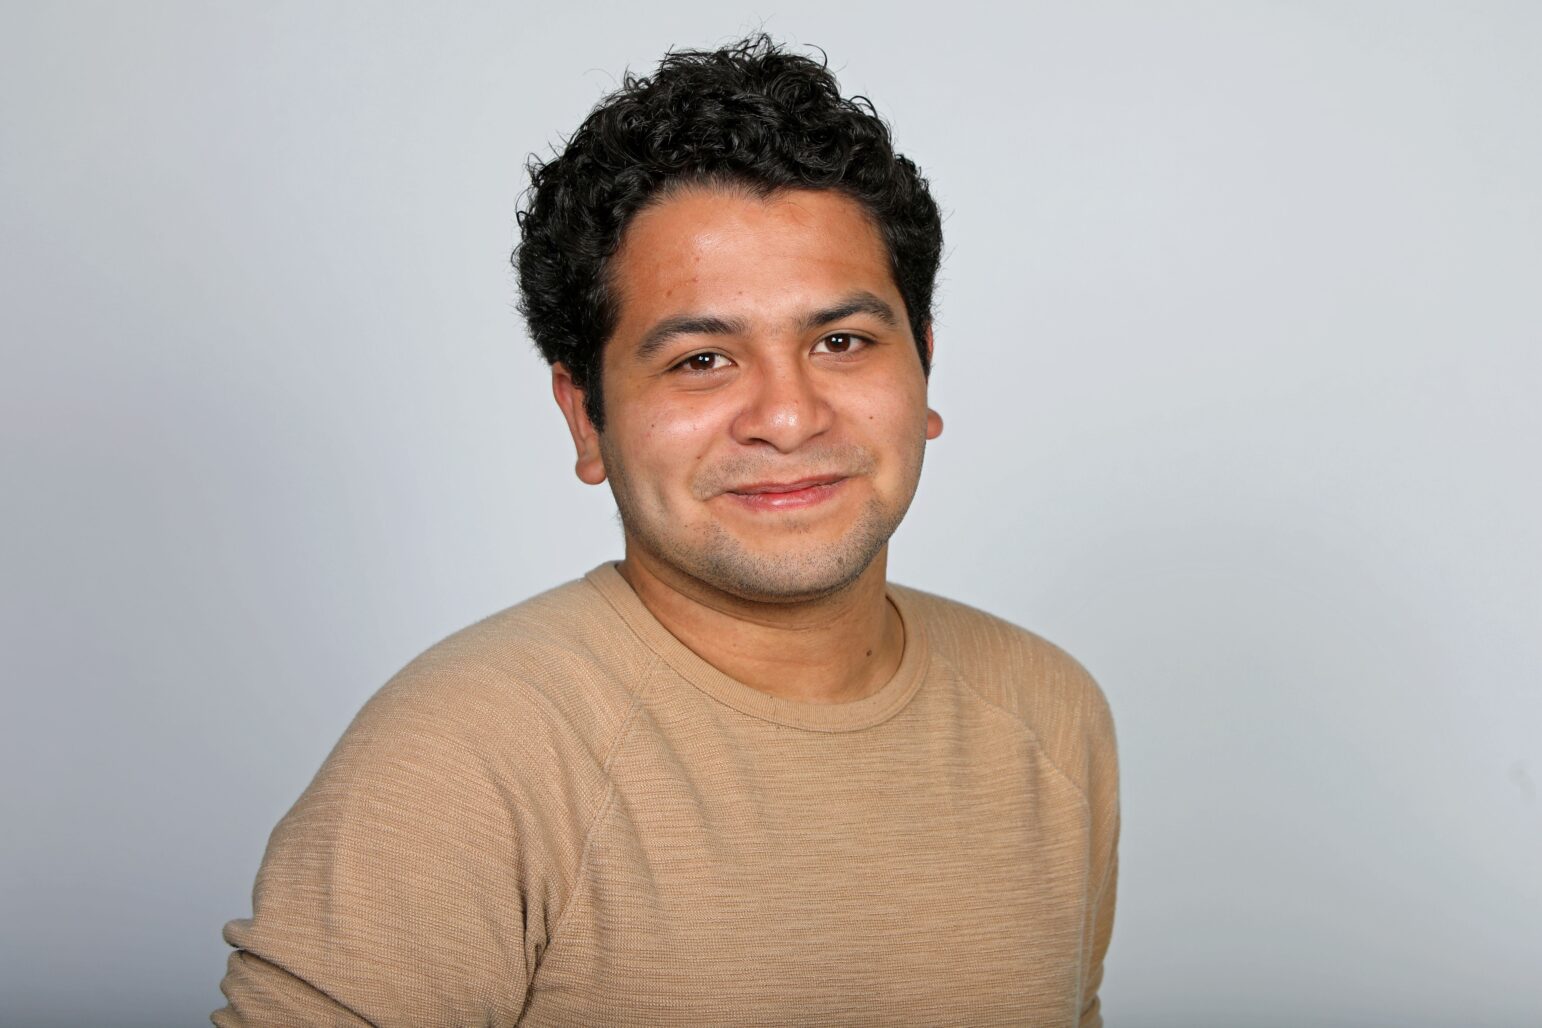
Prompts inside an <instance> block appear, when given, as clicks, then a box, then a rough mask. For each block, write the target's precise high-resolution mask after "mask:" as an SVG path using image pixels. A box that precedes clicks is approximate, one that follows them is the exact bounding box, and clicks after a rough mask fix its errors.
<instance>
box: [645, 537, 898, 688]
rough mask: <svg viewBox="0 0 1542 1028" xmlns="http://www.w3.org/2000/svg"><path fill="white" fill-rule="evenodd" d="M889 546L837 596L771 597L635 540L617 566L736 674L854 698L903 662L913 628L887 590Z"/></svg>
mask: <svg viewBox="0 0 1542 1028" xmlns="http://www.w3.org/2000/svg"><path fill="white" fill-rule="evenodd" d="M888 552H889V549H888V547H887V546H885V547H884V548H883V549H882V550H880V551H879V553H878V556H877V557H875V558H874V559H873V562H872V564H870V565H868V567H867V570H865V571H863V573H862V575H861V577H860V578H858V579H857V580H856V581H855V582H852V583H851V584H850V585H848V586H844V587H842V588H841V589H839V590H837V591H836V592H834V593H831V594H830V595H828V596H821V597H817V598H814V599H808V600H798V601H793V602H786V603H765V602H760V601H755V600H746V599H744V598H743V597H739V596H734V595H732V594H729V593H725V592H722V591H721V590H718V589H715V588H713V587H712V586H710V585H707V584H706V583H704V582H701V581H699V580H697V579H694V578H691V577H690V576H688V575H685V574H683V573H682V572H680V571H679V570H677V569H675V568H672V567H670V566H668V565H666V564H662V563H660V562H659V561H657V560H654V559H652V558H651V555H649V554H646V553H645V552H641V551H640V550H639V549H638V548H637V547H634V546H633V545H631V540H630V539H629V540H628V545H627V553H626V559H625V560H624V561H622V563H621V565H620V567H619V568H618V570H619V571H620V572H621V576H622V577H623V578H625V579H626V581H627V584H629V585H630V586H631V587H632V591H633V592H635V593H637V596H638V598H639V599H641V600H642V602H643V606H645V607H647V608H648V610H649V612H650V613H652V614H653V616H654V617H656V618H658V619H659V623H660V624H662V625H663V626H664V627H665V628H667V629H668V630H669V632H670V634H671V635H673V636H674V637H675V638H676V639H679V640H680V641H681V642H682V643H684V644H685V645H686V646H687V647H689V648H690V649H691V650H692V651H693V652H694V653H695V654H696V655H697V656H699V657H701V658H702V659H703V660H705V661H706V662H707V663H709V664H711V665H712V666H713V667H715V668H717V669H718V670H719V671H721V672H723V673H724V674H725V675H728V676H729V677H731V678H734V679H737V680H738V681H740V682H743V683H744V684H745V685H748V686H752V687H753V688H756V689H759V690H760V691H762V692H765V693H769V694H771V695H772V696H776V697H778V698H781V699H787V700H797V701H801V702H804V703H850V702H852V701H853V700H860V699H862V698H863V697H864V696H870V695H872V694H873V693H875V692H877V691H878V690H879V689H881V688H883V686H884V683H886V682H887V681H889V679H890V678H892V677H893V676H894V673H895V672H896V671H897V670H898V669H899V665H900V658H901V656H902V655H903V653H904V649H905V634H904V629H903V625H902V622H901V621H900V618H899V613H898V612H897V611H896V610H895V609H894V607H893V606H892V605H891V604H890V603H889V600H888V596H887V595H886V592H885V588H886V579H885V571H886V568H887V564H888V561H887V557H888Z"/></svg>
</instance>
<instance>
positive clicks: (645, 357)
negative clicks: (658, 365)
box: [633, 314, 749, 363]
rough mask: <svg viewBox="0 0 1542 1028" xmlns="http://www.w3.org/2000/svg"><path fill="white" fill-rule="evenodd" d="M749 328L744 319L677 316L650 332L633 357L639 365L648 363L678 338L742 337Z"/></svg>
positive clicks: (713, 316) (703, 315)
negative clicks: (672, 340)
mask: <svg viewBox="0 0 1542 1028" xmlns="http://www.w3.org/2000/svg"><path fill="white" fill-rule="evenodd" d="M748 329H749V326H748V325H747V324H746V323H745V322H744V320H743V319H742V318H720V317H717V316H716V315H713V314H677V315H675V316H674V317H671V318H665V319H664V320H663V321H660V322H659V323H658V324H656V325H654V326H653V327H652V328H650V329H649V330H648V334H647V335H645V336H643V340H642V342H640V343H638V344H637V350H636V351H635V353H634V354H633V356H634V357H635V358H636V359H637V361H638V363H646V362H647V361H649V360H651V359H652V358H653V356H654V355H655V354H657V353H658V352H659V351H660V350H662V349H663V348H664V347H665V346H667V345H669V341H670V340H671V339H674V338H675V337H676V336H732V335H742V334H744V333H745V332H746V331H747V330H748Z"/></svg>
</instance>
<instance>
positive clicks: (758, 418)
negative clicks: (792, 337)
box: [732, 358, 835, 453]
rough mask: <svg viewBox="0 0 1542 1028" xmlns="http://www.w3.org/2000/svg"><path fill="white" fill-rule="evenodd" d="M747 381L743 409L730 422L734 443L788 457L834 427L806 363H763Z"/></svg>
mask: <svg viewBox="0 0 1542 1028" xmlns="http://www.w3.org/2000/svg"><path fill="white" fill-rule="evenodd" d="M748 378H749V381H747V382H745V383H744V384H745V386H746V389H745V393H744V402H743V406H742V407H741V408H740V410H739V412H738V414H737V415H736V416H735V417H734V421H733V428H732V431H733V437H734V439H735V440H736V441H738V442H740V443H744V444H745V445H750V446H753V445H755V444H757V443H764V444H768V445H770V446H772V447H774V448H775V449H776V450H777V451H779V452H781V453H791V452H792V451H794V450H796V449H797V448H798V447H800V446H802V445H803V444H804V443H806V442H808V441H809V440H810V439H813V438H815V437H816V436H819V435H822V434H823V433H825V432H827V431H829V429H830V426H831V425H832V424H833V423H834V420H835V412H834V411H833V410H832V409H831V407H830V404H829V402H828V400H827V399H826V398H825V396H824V395H823V393H822V392H821V391H820V389H819V383H818V382H817V381H816V380H815V378H814V371H813V369H812V368H810V367H809V366H808V362H807V361H806V360H802V359H798V358H794V359H790V360H785V361H775V362H770V363H766V364H763V365H761V366H760V367H758V368H757V369H755V371H754V372H753V373H752V374H751V375H750V376H748Z"/></svg>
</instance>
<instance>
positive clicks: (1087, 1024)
mask: <svg viewBox="0 0 1542 1028" xmlns="http://www.w3.org/2000/svg"><path fill="white" fill-rule="evenodd" d="M1089 683H1090V680H1089ZM1088 698H1089V703H1088V710H1087V714H1086V717H1087V725H1088V732H1087V745H1088V781H1087V804H1088V808H1089V811H1088V812H1089V814H1090V816H1091V818H1092V844H1091V854H1090V856H1091V860H1092V866H1091V869H1090V874H1089V876H1088V907H1087V930H1086V943H1085V951H1084V955H1083V963H1082V1013H1081V1022H1080V1028H1102V1026H1103V1010H1102V1003H1101V1002H1100V1001H1099V998H1098V990H1099V988H1101V987H1102V985H1103V960H1104V957H1105V956H1107V954H1108V944H1109V940H1110V939H1111V938H1112V937H1113V933H1114V899H1115V896H1116V894H1117V893H1118V882H1119V759H1118V752H1117V749H1116V746H1115V740H1114V722H1113V716H1112V715H1111V714H1110V713H1109V709H1108V701H1107V700H1106V699H1105V698H1104V697H1103V694H1102V692H1101V691H1100V690H1099V689H1097V687H1096V686H1092V689H1091V693H1090V694H1089V697H1088Z"/></svg>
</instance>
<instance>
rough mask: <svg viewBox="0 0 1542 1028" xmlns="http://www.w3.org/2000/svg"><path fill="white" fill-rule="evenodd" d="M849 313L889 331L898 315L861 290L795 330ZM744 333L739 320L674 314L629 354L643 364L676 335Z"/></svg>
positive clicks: (806, 329)
mask: <svg viewBox="0 0 1542 1028" xmlns="http://www.w3.org/2000/svg"><path fill="white" fill-rule="evenodd" d="M853 314H867V315H870V316H872V317H874V318H877V319H878V320H879V321H881V322H883V323H884V324H885V325H887V326H889V327H890V328H896V327H898V326H899V315H897V314H895V313H894V308H893V307H891V306H889V304H888V303H886V302H884V301H883V300H882V299H880V298H879V297H878V296H876V295H874V294H873V293H870V292H868V291H867V290H865V289H864V290H860V291H858V292H855V293H851V294H850V295H848V296H846V297H844V298H843V299H841V300H840V301H839V302H838V303H835V304H832V305H831V306H829V307H824V308H821V309H820V310H817V311H810V312H809V313H808V314H805V315H803V317H801V318H799V319H798V328H799V330H800V331H803V332H810V331H813V330H814V329H816V328H820V327H821V326H824V325H828V324H830V323H831V322H835V321H840V320H841V319H842V318H849V317H851V316H852V315H853ZM748 331H749V324H748V323H747V322H746V321H745V320H744V319H743V318H724V317H719V316H717V315H715V314H677V315H675V316H673V317H668V318H665V319H664V320H662V321H660V322H659V323H658V324H656V325H654V326H653V327H652V328H650V329H649V330H648V334H647V335H645V336H643V339H642V342H640V343H638V344H637V348H636V350H635V351H633V358H634V359H635V360H636V361H637V362H638V363H640V364H641V363H647V362H648V361H649V360H651V359H652V358H653V357H655V356H656V355H657V354H658V352H659V351H660V350H662V349H664V347H665V346H667V345H669V342H670V341H671V340H673V339H675V338H676V337H678V336H698V335H699V336H732V335H744V334H746V333H747V332H748Z"/></svg>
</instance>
